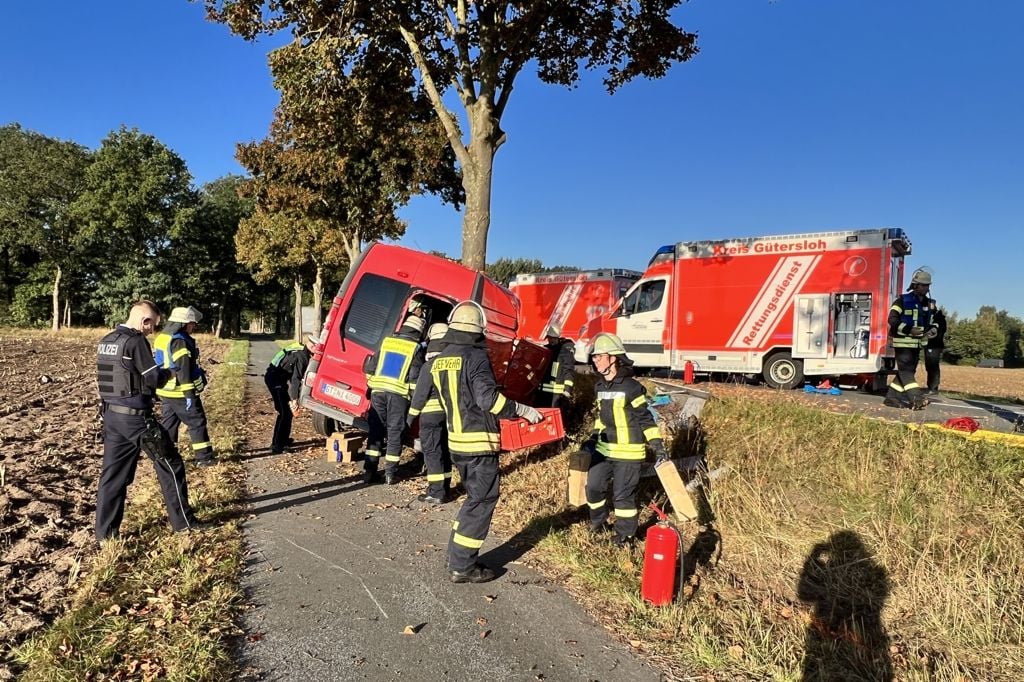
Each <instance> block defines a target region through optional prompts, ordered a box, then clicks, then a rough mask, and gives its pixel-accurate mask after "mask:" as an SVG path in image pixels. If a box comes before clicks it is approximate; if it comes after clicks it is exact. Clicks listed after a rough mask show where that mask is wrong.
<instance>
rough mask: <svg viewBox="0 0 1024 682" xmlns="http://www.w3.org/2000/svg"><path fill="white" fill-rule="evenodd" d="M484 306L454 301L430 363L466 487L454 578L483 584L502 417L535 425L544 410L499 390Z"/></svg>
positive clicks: (488, 574) (451, 564)
mask: <svg viewBox="0 0 1024 682" xmlns="http://www.w3.org/2000/svg"><path fill="white" fill-rule="evenodd" d="M486 325H487V319H486V316H485V315H484V311H483V308H481V307H480V305H479V304H478V303H476V302H473V301H463V302H462V303H459V304H458V305H456V306H455V308H454V309H453V310H452V313H451V316H450V317H449V319H448V333H447V334H446V335H445V337H444V339H445V341H446V342H447V343H448V345H447V346H446V347H445V348H444V350H442V351H441V353H440V355H438V356H437V357H436V358H434V363H433V365H432V366H431V368H430V375H431V378H432V380H433V384H434V389H435V390H436V391H437V395H438V398H439V399H440V401H441V407H442V408H443V409H444V414H445V421H446V427H447V429H448V449H449V450H450V451H451V456H452V463H453V464H454V465H455V467H456V468H457V469H458V470H459V477H460V478H461V479H462V485H463V487H465V489H466V501H465V503H464V504H463V505H462V509H460V510H459V514H458V516H457V517H456V520H455V523H454V524H453V525H452V532H451V536H450V538H449V540H448V570H449V576H450V578H451V580H452V582H456V583H466V582H472V583H482V582H487V581H488V580H493V579H494V575H495V574H494V571H493V570H492V569H491V568H489V567H487V566H484V565H482V564H480V563H478V562H477V557H478V555H479V553H480V547H481V546H483V544H484V540H485V539H486V538H487V532H488V530H489V529H490V526H491V516H492V515H493V514H494V507H495V506H496V505H497V503H498V494H499V489H500V484H499V473H498V451H499V450H500V449H501V429H500V427H499V425H498V419H510V418H512V417H515V416H519V417H523V418H525V419H526V420H527V421H529V422H530V423H531V424H536V423H537V422H539V421H540V420H541V414H540V412H538V411H537V410H535V409H534V408H532V407H530V406H528V405H522V404H519V403H517V402H515V401H514V400H509V399H508V398H506V397H505V396H503V395H502V394H501V393H500V392H499V391H498V385H497V382H496V381H495V379H494V370H493V369H492V367H491V361H490V359H489V358H488V357H487V345H486V343H485V341H484V334H483V332H484V328H485V326H486Z"/></svg>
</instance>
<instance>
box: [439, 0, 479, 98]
mask: <svg viewBox="0 0 1024 682" xmlns="http://www.w3.org/2000/svg"><path fill="white" fill-rule="evenodd" d="M437 6H438V9H440V10H441V12H442V13H443V14H444V19H445V22H446V23H447V24H448V29H449V31H450V34H451V37H452V42H454V43H455V47H456V49H458V51H459V73H460V74H461V75H462V87H463V89H464V92H460V94H461V95H463V97H462V101H463V103H464V104H466V105H467V106H468V105H469V104H472V103H473V102H475V101H476V83H475V81H474V79H473V61H472V59H470V55H469V41H468V40H467V39H466V0H459V4H458V7H457V9H456V10H455V18H456V20H458V22H459V25H458V27H456V26H455V25H453V24H452V22H451V19H450V18H449V17H448V11H447V9H445V3H444V0H437ZM467 95H468V97H467Z"/></svg>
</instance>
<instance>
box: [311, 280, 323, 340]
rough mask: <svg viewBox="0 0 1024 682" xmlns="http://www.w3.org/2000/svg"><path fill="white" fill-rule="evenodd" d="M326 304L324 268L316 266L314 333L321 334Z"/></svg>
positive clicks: (314, 281)
mask: <svg viewBox="0 0 1024 682" xmlns="http://www.w3.org/2000/svg"><path fill="white" fill-rule="evenodd" d="M323 302H324V279H323V268H321V267H320V266H319V265H318V266H316V279H315V280H313V333H314V334H319V333H320V326H321V325H322V324H323V320H322V319H321V315H322V312H321V311H322V310H323Z"/></svg>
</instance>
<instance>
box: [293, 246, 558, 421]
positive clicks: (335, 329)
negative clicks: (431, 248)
mask: <svg viewBox="0 0 1024 682" xmlns="http://www.w3.org/2000/svg"><path fill="white" fill-rule="evenodd" d="M465 300H473V301H476V302H477V303H479V304H480V305H481V306H482V307H483V309H484V312H485V313H486V315H487V329H486V331H485V336H486V339H487V346H488V355H489V356H490V358H491V364H492V366H493V367H494V374H495V377H496V378H497V380H498V384H499V385H500V386H501V387H502V392H503V393H504V394H505V395H506V396H508V397H509V398H512V399H513V400H517V401H522V402H526V403H528V404H529V403H530V402H531V398H532V396H533V393H534V392H535V391H536V389H537V387H538V386H539V385H540V384H541V382H542V381H543V379H544V376H545V372H546V371H547V368H548V364H549V363H550V360H551V359H550V353H549V352H548V350H547V349H546V348H545V347H543V346H540V345H538V344H535V343H533V342H531V341H528V340H526V339H523V338H520V335H519V334H518V329H519V319H520V318H519V300H518V299H517V298H516V297H515V295H514V294H513V293H512V292H510V291H509V290H508V289H506V288H505V287H503V286H501V285H500V284H498V283H497V282H495V281H494V280H492V279H490V278H489V277H487V276H486V275H484V274H482V273H479V272H475V271H473V270H470V269H469V268H466V267H464V266H462V265H461V264H459V263H457V262H455V261H452V260H448V259H446V258H441V257H438V256H434V255H431V254H429V253H423V252H421V251H415V250H413V249H407V248H405V247H402V246H395V245H391V244H381V243H377V242H375V243H372V244H370V245H369V246H368V247H367V248H366V249H365V250H364V251H363V252H362V253H361V254H360V255H359V258H357V259H356V261H355V263H353V264H352V267H351V268H350V269H349V272H348V275H347V276H346V277H345V281H344V282H342V284H341V288H340V289H339V290H338V295H337V296H335V297H334V302H333V304H332V305H331V310H330V312H329V313H328V314H327V319H326V320H325V321H324V328H323V334H322V335H321V340H320V344H319V345H318V346H317V348H316V351H315V352H314V354H313V358H312V359H311V360H310V363H309V369H308V370H307V371H306V376H305V380H304V382H303V387H302V395H301V397H300V399H299V400H300V403H301V404H302V405H303V406H304V407H308V408H309V409H310V410H311V411H312V412H313V424H314V427H315V428H316V430H317V432H318V433H320V434H321V435H324V436H327V435H330V434H331V433H332V432H333V431H334V430H335V428H336V426H337V425H338V424H339V423H341V424H348V425H351V426H355V427H357V428H360V429H363V430H366V427H367V424H366V415H367V412H368V411H369V409H370V401H369V397H368V391H367V386H366V376H365V374H363V361H364V360H365V359H366V357H367V356H368V355H370V354H371V353H375V352H377V350H378V349H379V348H380V344H381V342H382V341H383V340H384V338H385V337H387V336H389V335H391V334H394V333H395V332H396V331H397V330H398V327H399V325H400V324H401V323H402V320H403V319H404V318H405V315H406V313H407V311H408V310H409V309H410V305H411V304H414V302H415V303H418V304H419V305H422V306H423V307H424V308H425V309H426V311H427V318H426V322H427V326H428V327H429V325H431V324H433V323H434V322H446V321H447V320H448V314H449V313H450V312H451V310H452V307H453V306H454V305H455V304H456V303H459V302H460V301H465Z"/></svg>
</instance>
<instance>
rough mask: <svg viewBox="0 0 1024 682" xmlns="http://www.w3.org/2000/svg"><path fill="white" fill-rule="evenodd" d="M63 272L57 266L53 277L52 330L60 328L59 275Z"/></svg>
mask: <svg viewBox="0 0 1024 682" xmlns="http://www.w3.org/2000/svg"><path fill="white" fill-rule="evenodd" d="M62 274H64V273H63V272H62V271H61V269H60V266H59V265H58V266H57V274H56V275H55V276H54V278H53V324H52V325H51V328H52V329H53V331H57V330H58V329H60V277H61V275H62Z"/></svg>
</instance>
